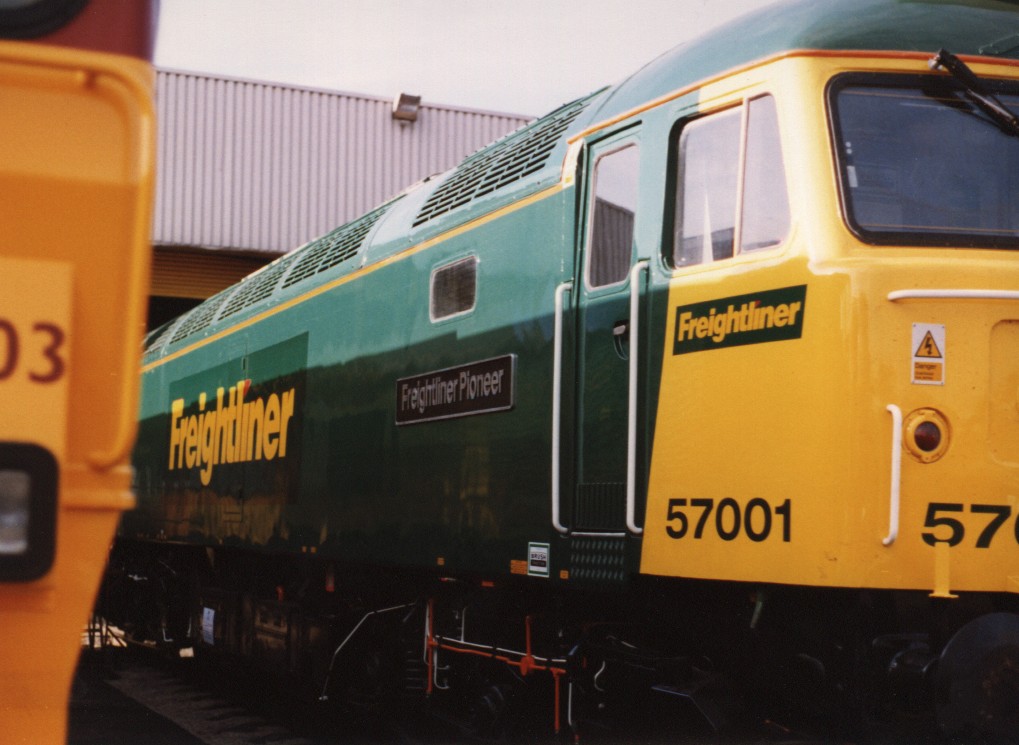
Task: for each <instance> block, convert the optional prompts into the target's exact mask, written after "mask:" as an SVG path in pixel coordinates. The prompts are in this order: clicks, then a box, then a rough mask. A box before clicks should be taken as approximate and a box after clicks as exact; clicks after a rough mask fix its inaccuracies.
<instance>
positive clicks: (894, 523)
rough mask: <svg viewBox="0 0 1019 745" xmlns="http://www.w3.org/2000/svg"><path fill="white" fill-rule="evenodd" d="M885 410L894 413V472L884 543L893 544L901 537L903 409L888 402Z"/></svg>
mask: <svg viewBox="0 0 1019 745" xmlns="http://www.w3.org/2000/svg"><path fill="white" fill-rule="evenodd" d="M885 410H886V411H888V413H890V414H891V415H892V474H891V485H890V487H889V493H888V535H886V536H885V537H884V539H883V540H882V541H881V543H882V545H885V546H891V545H892V544H893V543H895V539H896V538H898V537H899V504H900V501H901V496H902V409H900V408H899V407H898V406H896V405H895V404H888V406H886V407H885Z"/></svg>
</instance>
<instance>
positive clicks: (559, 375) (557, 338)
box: [552, 282, 573, 535]
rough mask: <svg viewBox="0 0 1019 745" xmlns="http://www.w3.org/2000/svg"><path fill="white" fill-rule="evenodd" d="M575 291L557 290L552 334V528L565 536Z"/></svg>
mask: <svg viewBox="0 0 1019 745" xmlns="http://www.w3.org/2000/svg"><path fill="white" fill-rule="evenodd" d="M572 290H573V282H563V283H562V284H561V285H559V286H558V287H556V288H555V324H554V327H553V332H552V347H553V349H552V527H553V528H555V529H556V530H557V531H559V532H560V533H562V534H563V535H565V534H566V533H569V532H570V529H569V528H567V527H566V526H565V525H563V524H562V522H560V518H559V497H560V494H559V477H560V473H559V459H560V455H561V453H560V447H559V441H560V438H561V436H562V413H563V296H564V295H565V294H566V293H567V292H570V291H572Z"/></svg>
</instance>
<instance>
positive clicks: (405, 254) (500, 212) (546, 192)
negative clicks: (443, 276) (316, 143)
mask: <svg viewBox="0 0 1019 745" xmlns="http://www.w3.org/2000/svg"><path fill="white" fill-rule="evenodd" d="M563 188H564V184H563V182H562V181H560V182H558V183H556V184H554V185H553V186H550V187H548V188H547V189H543V190H542V191H539V192H537V193H536V194H532V195H531V196H529V197H526V198H525V199H521V200H520V201H519V202H514V203H513V204H509V205H506V206H505V207H502V208H500V209H497V210H494V211H493V212H489V213H488V214H487V215H482V216H481V217H478V218H475V219H474V220H471V221H470V222H466V223H464V224H463V225H460V226H458V227H456V228H453V229H452V230H448V231H446V232H445V233H441V234H439V235H437V236H435V237H434V238H429V239H428V240H427V241H424V242H423V243H419V244H417V245H416V246H411V247H410V248H408V249H405V250H403V251H401V252H399V253H396V254H393V255H392V256H388V257H386V258H385V259H382V260H381V261H377V262H375V263H374V264H370V265H368V266H366V267H364V268H363V269H359V270H358V271H356V272H352V273H351V274H348V275H346V276H344V277H338V278H337V279H334V280H332V281H331V282H327V283H326V284H324V285H320V286H318V287H316V288H314V289H312V290H308V292H306V293H304V294H303V295H298V296H297V297H293V298H291V299H290V300H287V301H286V302H283V303H280V304H279V305H275V306H273V307H272V308H269V309H267V310H264V311H262V312H261V313H258V314H257V315H254V316H252V317H251V318H248V319H246V320H244V321H241V322H240V323H238V324H237V325H235V326H230V327H229V328H226V329H223V330H222V331H219V332H217V333H215V334H213V335H212V336H208V337H206V338H204V339H202V340H201V341H197V342H195V343H194V344H191V345H189V346H187V347H184V348H183V349H178V350H177V351H176V352H174V353H173V354H169V355H167V356H166V357H161V358H160V359H158V360H155V361H153V362H150V363H149V364H147V365H145V366H144V367H142V373H147V372H149V371H151V370H154V369H155V368H157V367H159V366H160V365H163V364H165V363H167V362H170V361H172V360H175V359H177V358H179V357H183V356H184V355H186V354H190V353H191V352H193V351H195V350H196V349H200V348H201V347H204V346H206V345H208V344H211V343H212V342H214V341H219V340H220V339H223V338H225V337H227V336H229V335H230V334H234V333H236V332H238V331H241V330H242V329H246V328H248V327H249V326H253V325H255V324H256V323H259V322H261V321H264V320H265V319H267V318H270V317H271V316H274V315H276V314H277V313H282V312H283V311H285V310H288V309H290V308H293V307H294V306H295V305H300V304H301V303H303V302H306V301H308V300H311V299H312V298H314V297H318V296H319V295H321V294H323V293H325V292H329V291H330V290H333V289H335V288H337V287H339V286H340V285H345V284H347V283H348V282H352V281H353V280H355V279H360V278H361V277H363V276H365V275H368V274H371V273H372V272H374V271H376V270H378V269H382V268H383V267H386V266H389V265H390V264H395V263H396V262H398V261H402V260H404V259H407V258H409V257H411V256H414V255H415V254H418V253H421V252H422V251H425V250H427V249H429V248H431V247H432V246H435V245H437V244H439V243H442V242H444V241H447V240H449V239H450V238H455V237H456V236H458V235H463V234H464V233H467V232H470V231H471V230H474V229H475V228H479V227H481V226H482V225H486V224H488V223H490V222H492V221H493V220H497V219H499V218H500V217H504V216H505V215H508V214H510V213H512V212H516V211H517V210H520V209H523V208H524V207H528V206H530V205H532V204H534V203H535V202H539V201H541V200H542V199H545V198H546V197H550V196H552V195H554V194H557V193H559V192H560V191H562V189H563Z"/></svg>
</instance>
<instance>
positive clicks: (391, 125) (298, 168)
mask: <svg viewBox="0 0 1019 745" xmlns="http://www.w3.org/2000/svg"><path fill="white" fill-rule="evenodd" d="M156 108H157V114H158V125H159V134H158V137H159V145H158V147H159V150H158V154H157V157H158V161H157V162H158V176H157V183H156V204H155V218H154V225H153V245H154V247H155V256H154V264H153V281H152V296H153V303H152V308H151V309H150V324H153V325H155V324H159V323H161V322H163V321H164V320H167V319H168V318H170V317H173V316H174V315H177V314H178V313H180V312H182V311H184V310H186V309H187V308H189V307H191V306H192V305H194V304H195V302H196V301H197V300H199V299H202V298H205V297H208V296H210V295H212V294H214V293H216V292H218V291H219V290H221V289H223V288H224V287H226V286H228V285H229V284H231V283H233V282H235V281H236V280H238V279H239V278H240V277H242V276H244V275H246V274H248V273H249V272H251V271H253V270H254V269H256V268H257V267H259V266H261V265H262V264H264V263H267V262H268V261H270V260H271V259H273V258H275V257H276V256H278V255H280V254H282V253H285V252H286V251H289V250H291V249H293V248H296V247H297V246H299V245H302V244H304V243H306V242H307V241H309V240H311V239H313V238H316V237H318V236H320V235H322V234H324V233H326V232H328V231H330V230H332V229H333V228H335V227H337V226H339V225H342V224H343V223H345V222H347V221H349V220H351V219H353V218H355V217H357V216H359V215H361V214H363V213H365V212H367V211H368V210H370V209H372V208H373V207H375V206H377V205H379V204H381V203H382V202H384V201H385V200H387V199H388V198H389V197H391V196H393V195H395V194H397V193H399V192H400V191H402V190H403V189H404V188H406V187H407V186H409V185H410V184H413V183H415V182H416V181H419V180H420V179H422V178H425V177H426V176H429V175H431V174H434V173H438V172H441V171H444V170H446V169H448V168H450V167H452V166H454V165H455V164H457V163H458V162H459V161H460V160H462V159H463V158H464V157H465V156H467V155H469V154H470V153H472V152H474V151H475V150H477V149H478V148H480V147H482V146H484V145H486V144H488V143H489V142H492V141H493V140H495V139H497V138H499V137H501V136H503V135H504V134H506V133H507V132H510V131H512V130H514V129H517V128H518V127H520V126H521V125H523V124H524V123H526V122H527V121H528V118H527V117H523V116H515V115H511V114H497V113H492V112H485V111H475V110H468V109H457V108H454V107H451V106H433V105H427V104H424V105H420V106H419V108H418V109H417V110H416V112H410V113H407V114H404V115H405V116H414V117H415V118H414V119H413V120H410V119H406V118H404V119H399V118H396V117H395V116H394V108H395V107H394V102H393V100H392V99H384V98H379V97H372V96H364V95H356V94H349V93H338V92H334V91H325V90H316V89H311V88H301V87H295V86H288V85H282V84H278V83H265V82H259V81H253V80H242V79H237V78H224V77H216V76H212V75H204V74H198V73H193V72H180V71H174V70H158V71H157V72H156Z"/></svg>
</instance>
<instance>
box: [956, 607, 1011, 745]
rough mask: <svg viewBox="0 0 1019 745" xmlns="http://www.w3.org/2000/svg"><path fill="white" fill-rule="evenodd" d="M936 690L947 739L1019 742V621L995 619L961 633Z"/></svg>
mask: <svg viewBox="0 0 1019 745" xmlns="http://www.w3.org/2000/svg"><path fill="white" fill-rule="evenodd" d="M936 686H937V695H938V699H937V700H938V724H939V726H940V727H941V728H942V730H943V731H944V732H945V733H946V734H949V735H964V736H966V735H977V736H982V737H991V738H994V739H995V740H998V739H1000V740H1003V741H1004V742H1019V615H1015V614H1013V613H989V614H987V615H985V616H981V617H979V618H977V619H975V620H973V621H970V622H969V623H968V624H966V625H965V626H963V627H962V628H961V629H959V631H958V632H956V634H955V636H953V637H952V639H951V641H949V642H948V644H947V645H945V649H944V651H943V652H942V653H941V661H940V663H939V665H938V670H937V673H936Z"/></svg>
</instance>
